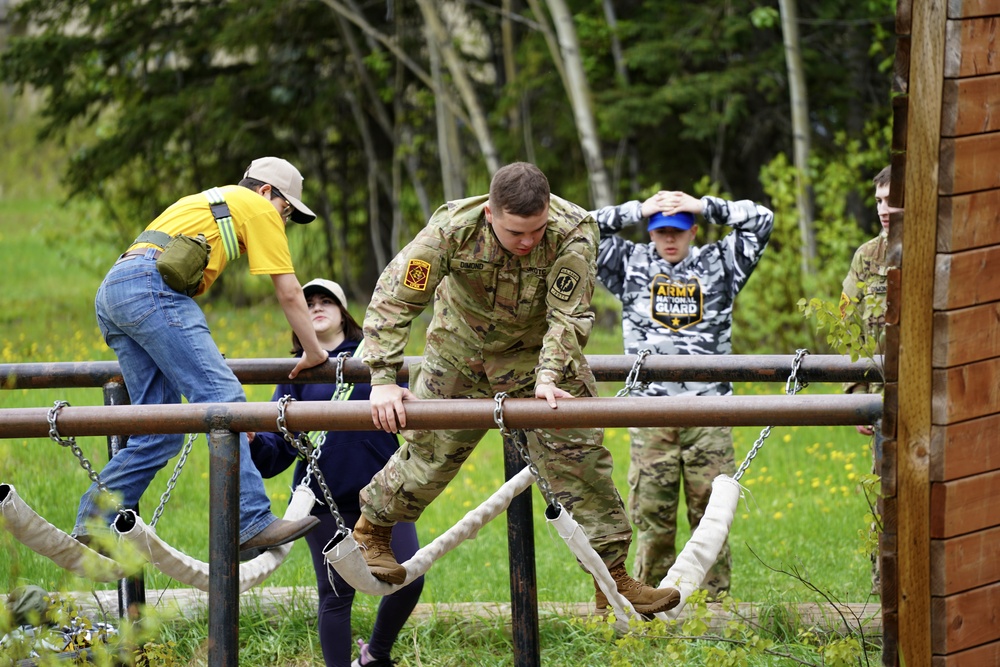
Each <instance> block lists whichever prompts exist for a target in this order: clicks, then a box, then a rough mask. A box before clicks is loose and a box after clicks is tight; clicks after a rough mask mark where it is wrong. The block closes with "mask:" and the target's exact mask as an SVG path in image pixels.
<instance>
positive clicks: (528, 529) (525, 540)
mask: <svg viewBox="0 0 1000 667" xmlns="http://www.w3.org/2000/svg"><path fill="white" fill-rule="evenodd" d="M503 460H504V473H505V474H506V476H507V479H508V480H510V479H511V478H512V477H514V475H516V474H517V473H518V472H520V471H521V469H522V468H524V466H525V463H524V460H523V459H522V458H521V456H520V454H518V452H517V450H516V449H515V448H514V447H513V446H512V445H511V443H509V442H508V439H507V438H504V445H503ZM507 553H508V559H509V560H510V608H511V626H512V627H511V629H512V632H513V640H514V667H538V666H539V665H540V664H541V653H540V648H539V646H540V643H539V639H538V587H537V584H536V579H535V533H534V522H533V520H532V511H531V487H528V488H527V489H525V490H524V491H522V492H521V493H520V494H518V495H517V497H515V498H514V499H513V500H511V502H510V505H509V506H508V507H507Z"/></svg>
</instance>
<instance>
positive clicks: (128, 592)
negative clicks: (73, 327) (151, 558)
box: [104, 382, 146, 621]
mask: <svg viewBox="0 0 1000 667" xmlns="http://www.w3.org/2000/svg"><path fill="white" fill-rule="evenodd" d="M130 403H131V401H130V400H129V396H128V390H127V389H126V388H125V385H124V384H123V383H121V382H108V383H107V384H105V385H104V405H129V404H130ZM127 446H128V436H125V435H109V436H108V459H110V458H111V457H112V456H114V455H115V454H117V453H118V451H119V450H122V449H125V447H127ZM128 509H131V510H134V511H135V513H136V514H137V515H138V514H139V505H138V503H136V505H135V507H129V508H128ZM144 604H146V581H145V579H144V577H143V574H142V571H141V570H140V571H139V572H138V573H137V574H136V575H134V576H132V577H126V578H125V579H119V580H118V617H119V618H126V617H127V618H129V619H131V620H133V621H134V620H137V619H138V618H139V606H140V605H144Z"/></svg>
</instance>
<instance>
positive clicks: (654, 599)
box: [594, 565, 681, 616]
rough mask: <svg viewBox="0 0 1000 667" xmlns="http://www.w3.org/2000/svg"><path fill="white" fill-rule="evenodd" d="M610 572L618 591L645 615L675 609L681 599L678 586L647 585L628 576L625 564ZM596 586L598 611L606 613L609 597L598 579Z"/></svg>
mask: <svg viewBox="0 0 1000 667" xmlns="http://www.w3.org/2000/svg"><path fill="white" fill-rule="evenodd" d="M610 572H611V578H612V579H614V580H615V585H616V587H617V588H618V592H619V593H621V594H622V596H623V597H624V598H625V599H626V600H628V601H629V602H631V603H632V606H633V607H634V608H635V612H636V613H637V614H642V615H644V616H648V615H650V614H658V613H659V612H661V611H667V610H668V609H673V608H674V607H676V606H677V603H679V602H680V601H681V593H680V591H678V590H677V589H676V588H653V587H652V586H647V585H646V584H644V583H642V582H640V581H636V580H635V579H633V578H632V577H630V576H628V572H626V571H625V566H624V565H618V566H616V567H613V568H610ZM594 588H596V589H597V596H596V597H595V600H594V602H595V604H596V606H597V613H598V614H602V615H603V614H606V613H607V609H608V606H609V603H608V598H607V596H606V595H604V591H602V590H601V587H600V586H598V585H597V580H596V579H595V580H594Z"/></svg>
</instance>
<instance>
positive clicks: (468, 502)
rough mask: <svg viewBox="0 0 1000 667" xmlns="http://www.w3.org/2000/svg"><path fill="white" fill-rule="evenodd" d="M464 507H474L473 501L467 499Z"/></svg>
mask: <svg viewBox="0 0 1000 667" xmlns="http://www.w3.org/2000/svg"><path fill="white" fill-rule="evenodd" d="M462 507H472V501H471V500H466V501H465V502H463V503H462Z"/></svg>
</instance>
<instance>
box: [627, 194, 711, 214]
mask: <svg viewBox="0 0 1000 667" xmlns="http://www.w3.org/2000/svg"><path fill="white" fill-rule="evenodd" d="M704 211H705V206H704V204H702V201H701V199H696V198H694V197H692V196H691V195H689V194H686V193H684V192H680V191H679V190H660V191H659V192H657V193H656V194H655V195H653V196H652V197H650V198H649V199H647V200H646V201H644V202H642V217H644V218H648V217H649V216H651V215H653V214H654V213H657V212H662V213H666V214H667V215H673V214H674V213H681V212H685V213H694V214H696V215H700V214H701V213H704Z"/></svg>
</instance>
